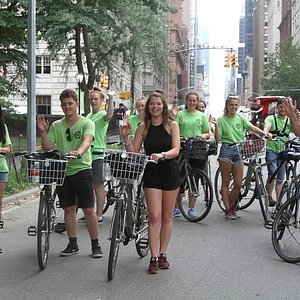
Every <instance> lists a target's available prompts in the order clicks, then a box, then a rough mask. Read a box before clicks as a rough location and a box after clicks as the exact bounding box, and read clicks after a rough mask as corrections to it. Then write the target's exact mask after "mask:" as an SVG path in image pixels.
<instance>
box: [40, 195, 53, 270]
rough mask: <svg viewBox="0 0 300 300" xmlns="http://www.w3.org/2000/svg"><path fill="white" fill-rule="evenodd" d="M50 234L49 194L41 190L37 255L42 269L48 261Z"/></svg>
mask: <svg viewBox="0 0 300 300" xmlns="http://www.w3.org/2000/svg"><path fill="white" fill-rule="evenodd" d="M49 234H50V211H49V203H48V196H47V195H46V194H45V193H44V192H41V193H40V204H39V211H38V224H37V255H38V263H39V267H40V269H41V270H44V269H45V267H46V265H47V261H48V252H49Z"/></svg>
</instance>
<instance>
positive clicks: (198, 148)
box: [181, 137, 218, 160]
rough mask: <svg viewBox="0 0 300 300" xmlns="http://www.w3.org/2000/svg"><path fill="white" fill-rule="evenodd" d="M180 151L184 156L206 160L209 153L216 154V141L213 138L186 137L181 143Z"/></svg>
mask: <svg viewBox="0 0 300 300" xmlns="http://www.w3.org/2000/svg"><path fill="white" fill-rule="evenodd" d="M181 148H182V153H183V155H184V157H186V158H194V159H200V160H206V159H207V158H208V156H209V155H216V154H217V152H218V143H217V142H216V141H215V140H203V139H199V138H195V137H193V138H188V139H185V140H184V141H182V143H181Z"/></svg>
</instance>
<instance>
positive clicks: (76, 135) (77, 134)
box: [74, 131, 81, 140]
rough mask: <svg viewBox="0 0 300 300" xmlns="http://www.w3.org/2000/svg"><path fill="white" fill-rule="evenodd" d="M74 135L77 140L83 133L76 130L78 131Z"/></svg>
mask: <svg viewBox="0 0 300 300" xmlns="http://www.w3.org/2000/svg"><path fill="white" fill-rule="evenodd" d="M74 137H75V139H76V140H78V139H80V138H81V133H80V131H76V132H75V133H74Z"/></svg>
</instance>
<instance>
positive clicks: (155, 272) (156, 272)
mask: <svg viewBox="0 0 300 300" xmlns="http://www.w3.org/2000/svg"><path fill="white" fill-rule="evenodd" d="M147 273H148V274H150V275H153V274H158V273H159V271H158V270H157V271H147Z"/></svg>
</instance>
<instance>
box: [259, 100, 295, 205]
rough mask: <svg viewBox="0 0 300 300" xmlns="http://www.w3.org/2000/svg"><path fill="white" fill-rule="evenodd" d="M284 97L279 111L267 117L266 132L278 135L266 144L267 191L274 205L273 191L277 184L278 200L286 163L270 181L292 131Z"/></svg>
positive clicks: (278, 106) (278, 107)
mask: <svg viewBox="0 0 300 300" xmlns="http://www.w3.org/2000/svg"><path fill="white" fill-rule="evenodd" d="M283 102H284V99H283V98H282V99H279V100H278V101H277V105H276V107H277V113H276V114H275V115H271V116H268V117H267V118H266V119H265V126H264V132H266V133H272V134H275V135H276V136H277V140H274V141H267V145H266V150H267V151H266V161H267V162H268V165H267V168H268V180H267V192H268V195H269V205H270V206H274V205H275V204H276V201H275V200H273V199H272V192H273V190H274V186H275V194H276V200H277V201H278V199H279V195H280V191H281V188H282V183H283V180H284V176H285V168H286V164H285V163H284V164H283V166H282V167H281V168H280V169H279V171H278V173H277V175H276V178H275V179H274V180H272V181H271V182H270V183H269V178H270V177H272V175H273V174H274V173H275V171H276V169H277V167H278V166H279V165H280V163H281V160H280V159H277V155H278V153H279V152H281V151H283V150H284V147H285V146H284V142H285V141H287V140H288V138H289V134H290V132H291V123H290V119H289V118H288V117H287V116H286V110H285V107H284V104H283Z"/></svg>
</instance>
